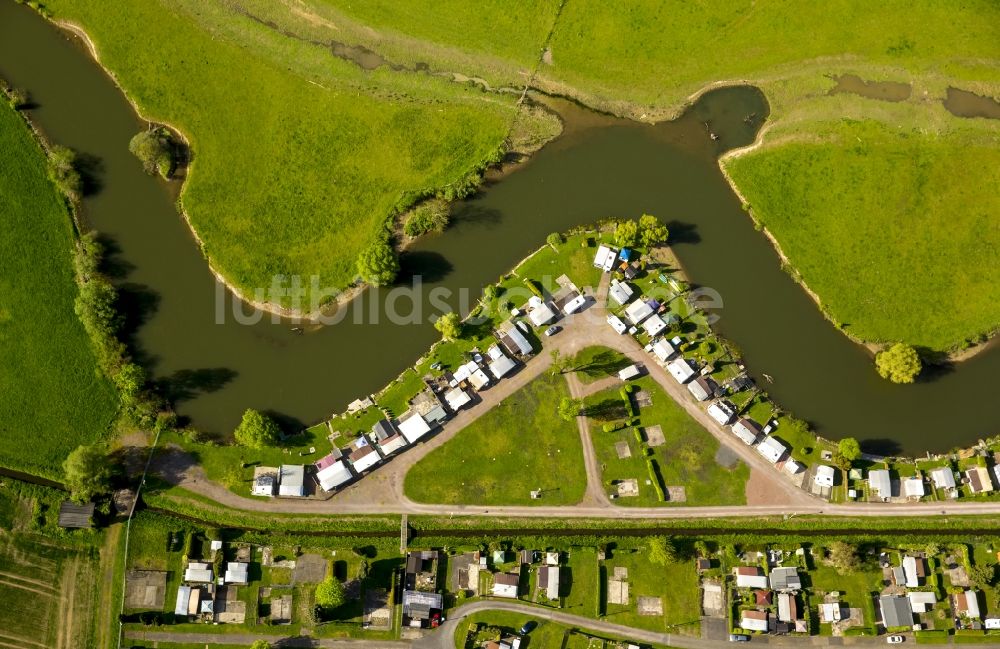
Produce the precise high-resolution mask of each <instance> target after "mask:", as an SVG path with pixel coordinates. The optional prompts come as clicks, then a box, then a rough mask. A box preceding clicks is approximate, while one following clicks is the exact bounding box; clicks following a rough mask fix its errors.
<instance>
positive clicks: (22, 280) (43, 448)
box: [0, 101, 115, 478]
mask: <svg viewBox="0 0 1000 649" xmlns="http://www.w3.org/2000/svg"><path fill="white" fill-rule="evenodd" d="M0 196H3V197H4V200H3V201H0V220H2V221H3V223H4V228H3V231H2V234H0V464H2V465H4V466H8V467H11V468H16V469H19V470H23V471H27V472H30V473H35V474H40V475H45V476H49V477H54V478H59V477H61V476H62V469H61V464H62V461H63V459H65V457H66V455H67V454H69V452H70V451H72V450H73V449H74V448H75V447H76V446H77V445H79V444H81V443H86V442H92V441H94V440H97V439H100V438H101V437H102V436H103V435H104V434H105V433H106V431H107V430H108V427H109V424H110V423H111V420H112V419H113V418H114V417H115V395H114V392H113V390H112V388H111V386H110V385H109V384H108V382H107V381H105V380H104V379H103V378H101V376H100V374H99V373H98V369H97V361H96V359H95V357H94V354H93V351H92V349H91V346H90V339H89V338H88V337H87V334H86V332H85V331H84V329H83V325H82V324H80V321H79V320H77V318H76V315H75V314H74V312H73V300H74V299H75V298H76V294H77V286H76V281H75V280H74V278H73V267H72V262H71V253H72V248H73V230H72V221H71V219H70V216H69V214H68V213H67V211H66V207H65V206H64V204H63V202H62V198H61V197H60V196H58V195H57V194H56V190H55V188H54V187H53V186H52V184H51V183H50V182H49V180H48V178H47V176H46V161H45V156H44V154H43V153H42V151H41V149H40V148H39V146H38V144H37V143H36V142H35V140H34V138H33V137H32V135H31V133H30V131H29V130H28V127H27V126H26V125H25V123H24V121H23V120H22V119H21V117H20V116H19V115H17V114H16V113H15V112H14V111H13V110H11V109H10V108H9V107H8V106H7V102H6V101H4V102H2V105H0Z"/></svg>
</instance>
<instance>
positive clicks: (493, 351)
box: [486, 344, 504, 361]
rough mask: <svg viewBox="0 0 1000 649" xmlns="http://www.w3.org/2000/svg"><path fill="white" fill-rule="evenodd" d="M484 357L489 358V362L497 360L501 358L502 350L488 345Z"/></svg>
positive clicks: (496, 346)
mask: <svg viewBox="0 0 1000 649" xmlns="http://www.w3.org/2000/svg"><path fill="white" fill-rule="evenodd" d="M486 355H487V356H489V357H490V360H492V361H495V360H496V359H498V358H503V357H504V353H503V350H502V349H500V345H496V344H494V345H490V348H489V349H487V350H486Z"/></svg>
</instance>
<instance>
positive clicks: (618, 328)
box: [608, 315, 628, 336]
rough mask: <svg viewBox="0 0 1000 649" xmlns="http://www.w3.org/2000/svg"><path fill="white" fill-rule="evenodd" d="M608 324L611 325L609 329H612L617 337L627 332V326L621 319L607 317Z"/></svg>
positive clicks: (613, 316)
mask: <svg viewBox="0 0 1000 649" xmlns="http://www.w3.org/2000/svg"><path fill="white" fill-rule="evenodd" d="M608 324H609V325H611V328H612V329H614V330H615V332H616V333H618V335H619V336H620V335H622V334H624V333H625V332H626V331H628V325H626V324H625V323H624V322H622V321H621V318H619V317H618V316H616V315H609V316H608Z"/></svg>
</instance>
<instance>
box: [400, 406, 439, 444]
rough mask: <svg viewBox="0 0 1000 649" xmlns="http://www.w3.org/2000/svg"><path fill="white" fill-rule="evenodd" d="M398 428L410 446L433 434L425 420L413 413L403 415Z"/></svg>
mask: <svg viewBox="0 0 1000 649" xmlns="http://www.w3.org/2000/svg"><path fill="white" fill-rule="evenodd" d="M396 427H397V428H398V429H399V432H400V433H402V434H403V437H405V438H406V441H407V442H409V443H410V444H415V443H416V442H417V440H418V439H420V438H421V437H423V436H424V435H426V434H427V433H429V432H431V427H430V426H429V425H428V424H427V422H426V421H424V418H423V417H421V416H420V415H419V414H418V413H416V412H412V411H411V412H409V413H407V414H405V415H403V417H402V418H401V419H400V420H399V424H398V425H397V426H396Z"/></svg>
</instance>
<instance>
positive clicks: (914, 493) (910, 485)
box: [900, 477, 926, 498]
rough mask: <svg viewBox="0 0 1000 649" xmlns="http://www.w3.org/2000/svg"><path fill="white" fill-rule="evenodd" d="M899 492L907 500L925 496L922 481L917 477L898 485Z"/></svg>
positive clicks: (907, 479)
mask: <svg viewBox="0 0 1000 649" xmlns="http://www.w3.org/2000/svg"><path fill="white" fill-rule="evenodd" d="M900 490H901V491H902V492H903V495H904V496H906V497H907V498H923V497H924V496H925V495H926V491H925V490H924V481H923V480H922V479H920V478H917V477H910V478H906V479H904V480H903V481H902V483H900Z"/></svg>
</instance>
